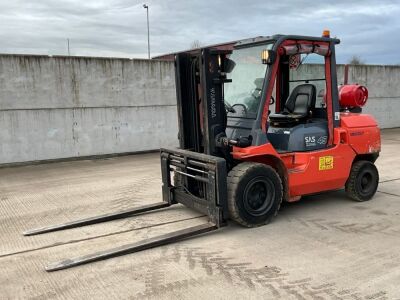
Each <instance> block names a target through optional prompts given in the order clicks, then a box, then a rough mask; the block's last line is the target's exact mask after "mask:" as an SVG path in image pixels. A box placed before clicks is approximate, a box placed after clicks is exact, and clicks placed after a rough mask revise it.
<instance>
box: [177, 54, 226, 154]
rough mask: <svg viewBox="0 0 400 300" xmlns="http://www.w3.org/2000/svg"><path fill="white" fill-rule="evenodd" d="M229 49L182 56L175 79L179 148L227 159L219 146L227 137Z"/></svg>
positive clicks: (178, 62) (178, 59) (178, 56)
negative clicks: (226, 66) (221, 140)
mask: <svg viewBox="0 0 400 300" xmlns="http://www.w3.org/2000/svg"><path fill="white" fill-rule="evenodd" d="M230 53H231V51H229V50H217V49H212V48H204V49H198V50H194V51H189V52H183V53H179V54H177V55H176V57H175V70H176V72H175V80H176V95H177V107H178V120H179V146H180V148H181V149H186V150H190V151H194V152H198V153H204V154H208V155H213V156H218V157H223V158H226V153H225V154H224V153H222V151H223V150H222V149H221V147H219V145H218V138H219V137H222V136H225V129H226V119H227V116H226V111H225V104H224V96H223V95H224V87H223V85H224V83H225V82H230V80H228V79H227V78H226V72H225V61H226V56H227V55H229V54H230Z"/></svg>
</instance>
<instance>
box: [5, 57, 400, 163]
mask: <svg viewBox="0 0 400 300" xmlns="http://www.w3.org/2000/svg"><path fill="white" fill-rule="evenodd" d="M304 67H305V68H310V69H308V70H306V69H305V70H304V71H305V72H311V73H315V72H318V68H321V66H318V65H313V66H309V67H306V66H304ZM343 69H344V68H343V66H339V68H338V79H339V80H338V82H339V83H341V82H343ZM349 82H358V83H360V84H365V85H366V86H367V87H368V89H369V92H370V99H369V101H368V104H367V106H366V108H365V109H364V111H365V112H367V113H371V114H373V115H374V116H375V117H376V118H377V120H378V122H379V124H380V126H381V128H390V127H400V118H399V117H397V115H398V111H400V67H396V66H351V67H350V73H349ZM176 145H177V115H176V99H175V83H174V67H173V63H171V62H166V61H147V60H130V59H111V58H108V59H105V58H85V57H48V56H18V55H0V164H4V163H14V162H25V161H34V160H47V159H59V158H69V157H80V156H90V155H103V154H113V153H125V152H136V151H147V150H154V149H158V148H159V147H160V146H166V147H171V146H176Z"/></svg>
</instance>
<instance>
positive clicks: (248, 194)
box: [244, 177, 275, 216]
mask: <svg viewBox="0 0 400 300" xmlns="http://www.w3.org/2000/svg"><path fill="white" fill-rule="evenodd" d="M274 197H275V190H274V185H273V184H272V182H271V181H270V180H269V179H268V178H264V177H257V178H254V179H253V180H251V181H250V182H249V183H248V184H247V186H246V188H245V191H244V208H245V210H246V212H247V213H249V214H250V215H253V216H260V215H263V214H265V213H266V212H267V211H268V210H269V209H270V208H271V206H272V204H273V199H274Z"/></svg>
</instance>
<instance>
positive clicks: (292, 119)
mask: <svg viewBox="0 0 400 300" xmlns="http://www.w3.org/2000/svg"><path fill="white" fill-rule="evenodd" d="M298 47H299V48H300V47H301V46H298ZM324 60H325V59H324V56H321V55H319V54H317V53H313V52H310V53H306V54H300V53H294V54H292V55H283V56H282V57H281V61H280V63H279V67H278V71H277V77H276V82H277V84H279V86H280V92H279V91H278V93H279V94H278V95H276V97H277V98H279V100H280V101H277V106H278V107H276V108H275V110H276V111H279V112H278V113H270V114H269V123H268V131H267V138H268V141H269V142H271V144H272V145H273V146H274V148H275V149H276V150H277V151H278V152H294V151H296V152H301V151H312V150H319V149H324V148H326V147H327V142H328V121H327V114H326V104H325V90H326V74H325V71H326V68H325V67H324V65H325V61H324ZM274 90H276V84H275V88H274ZM275 93H276V91H275ZM287 95H288V96H287ZM285 98H286V99H285ZM283 100H285V101H283Z"/></svg>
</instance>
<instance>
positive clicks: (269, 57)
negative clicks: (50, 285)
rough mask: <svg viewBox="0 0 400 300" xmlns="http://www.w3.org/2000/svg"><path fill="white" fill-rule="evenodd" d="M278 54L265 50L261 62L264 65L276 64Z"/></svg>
mask: <svg viewBox="0 0 400 300" xmlns="http://www.w3.org/2000/svg"><path fill="white" fill-rule="evenodd" d="M275 57H276V53H275V51H274V50H267V49H264V50H263V51H261V62H262V63H263V64H264V65H272V64H273V63H274V62H275Z"/></svg>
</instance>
